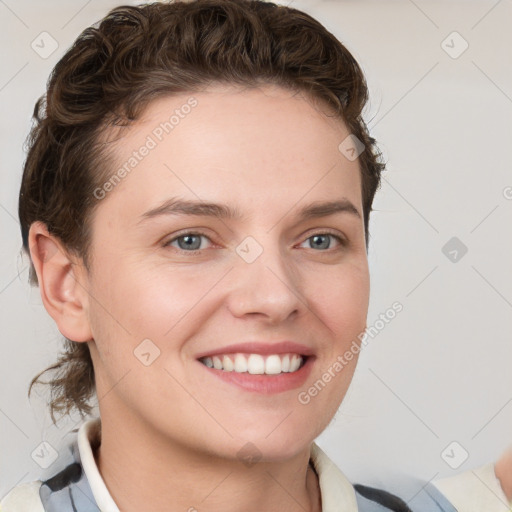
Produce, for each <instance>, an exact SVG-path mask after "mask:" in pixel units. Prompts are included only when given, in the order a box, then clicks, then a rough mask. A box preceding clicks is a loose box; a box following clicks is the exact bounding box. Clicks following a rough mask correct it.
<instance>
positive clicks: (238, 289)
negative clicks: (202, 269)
mask: <svg viewBox="0 0 512 512" xmlns="http://www.w3.org/2000/svg"><path fill="white" fill-rule="evenodd" d="M251 249H254V248H251ZM261 249H262V252H261V254H260V255H259V256H258V257H257V258H256V259H255V260H254V261H252V262H249V261H251V260H250V259H248V260H246V259H244V257H243V252H240V253H239V254H238V255H236V258H237V260H236V265H235V267H236V268H235V269H234V271H233V272H231V279H232V283H233V284H232V287H231V293H229V296H228V299H227V302H228V308H229V310H230V311H231V313H232V314H233V315H234V316H235V317H238V318H242V317H245V316H260V317H262V318H264V319H265V320H266V321H267V322H268V323H271V324H279V323H281V322H284V321H285V320H287V319H288V318H291V317H293V316H296V315H298V314H300V312H301V311H302V310H303V309H305V308H306V307H307V306H306V304H305V299H304V297H303V293H302V290H301V289H300V284H301V279H300V275H299V273H298V272H297V270H296V269H294V268H293V265H292V264H291V262H290V261H289V260H287V259H286V255H283V254H282V251H281V249H280V248H279V247H278V244H272V246H270V244H266V245H265V246H261ZM240 254H241V255H242V256H240Z"/></svg>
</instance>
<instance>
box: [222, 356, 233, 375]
mask: <svg viewBox="0 0 512 512" xmlns="http://www.w3.org/2000/svg"><path fill="white" fill-rule="evenodd" d="M222 366H223V367H224V368H223V370H224V371H225V372H232V371H233V370H234V369H235V368H234V366H233V361H231V359H229V357H228V356H224V359H223V360H222Z"/></svg>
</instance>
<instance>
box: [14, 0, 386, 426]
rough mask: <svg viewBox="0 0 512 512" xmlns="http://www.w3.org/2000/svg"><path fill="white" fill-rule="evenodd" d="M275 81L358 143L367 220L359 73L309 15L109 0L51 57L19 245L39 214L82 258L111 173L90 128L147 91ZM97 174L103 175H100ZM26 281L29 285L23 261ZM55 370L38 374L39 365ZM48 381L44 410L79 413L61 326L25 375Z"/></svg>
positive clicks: (86, 388) (219, 0) (80, 398)
mask: <svg viewBox="0 0 512 512" xmlns="http://www.w3.org/2000/svg"><path fill="white" fill-rule="evenodd" d="M214 82H222V83H229V84H240V85H244V86H249V87H253V86H257V85H259V84H262V83H269V84H275V85H279V86H283V87H285V88H288V89H291V90H294V91H302V92H305V93H307V94H308V95H309V97H311V98H313V99H317V100H321V101H322V102H323V103H324V104H327V105H329V106H330V107H331V109H332V111H334V115H336V116H339V118H340V119H343V121H344V122H345V123H346V125H347V127H348V129H349V131H350V133H351V134H353V135H355V136H356V137H357V138H358V139H359V140H360V141H361V142H362V143H363V144H364V146H365V149H364V151H363V152H362V153H361V154H360V156H359V165H360V172H361V178H362V202H363V212H364V222H365V235H366V244H367V247H368V221H369V214H370V210H371V206H372V202H373V198H374V195H375V192H376V190H377V189H378V187H379V185H380V174H381V171H383V170H384V164H383V163H382V162H381V156H380V153H379V151H378V149H377V146H376V144H375V140H374V139H373V138H372V137H370V135H369V133H368V130H367V127H366V124H365V122H364V121H363V118H362V110H363V107H364V106H365V104H366V102H367V99H368V89H367V85H366V82H365V78H364V75H363V73H362V71H361V69H360V67H359V65H358V64H357V62H356V60H355V59H354V58H353V56H352V55H351V54H350V52H349V51H348V50H347V49H346V48H345V47H344V46H343V45H342V44H341V43H340V42H339V41H338V40H337V39H336V38H335V37H334V36H333V35H332V34H331V33H330V32H328V31H327V30H326V29H325V28H324V27H323V26H322V25H321V24H320V23H319V22H318V21H316V20H315V19H314V18H312V17H311V16H309V15H308V14H305V13H303V12H301V11H299V10H296V9H293V8H289V7H284V6H279V5H276V4H274V3H271V2H265V1H262V0H230V1H226V0H192V1H186V2H185V1H181V2H174V3H153V4H148V5H143V6H139V7H132V6H120V7H117V8H115V9H113V10H112V11H110V13H109V14H108V15H107V16H106V17H105V18H104V19H103V20H101V22H99V24H96V25H94V26H92V27H89V28H87V29H85V30H84V31H83V32H82V33H81V34H80V36H79V37H78V38H77V40H76V41H75V42H74V44H73V46H72V47H71V48H70V49H69V50H68V51H67V52H66V54H65V55H64V56H63V57H62V58H61V60H60V61H59V62H58V63H57V65H56V66H55V68H54V69H53V71H52V73H51V75H50V78H49V80H48V84H47V91H46V94H45V95H43V96H42V97H41V98H40V99H39V100H38V102H37V103H36V106H35V109H34V120H35V124H34V126H33V128H32V130H31V132H30V135H29V138H28V143H27V146H28V154H27V159H26V162H25V165H24V171H23V178H22V183H21V189H20V196H19V217H20V223H21V233H22V238H23V248H24V249H25V250H26V251H27V252H28V251H29V248H28V232H29V228H30V225H31V224H32V223H33V222H34V221H37V220H39V221H42V222H44V223H45V224H46V226H47V227H48V230H49V232H50V233H51V234H52V235H54V236H56V237H58V239H60V241H61V242H62V243H63V245H64V246H65V247H66V249H67V250H69V251H70V253H72V254H75V255H77V256H79V257H80V258H82V260H83V262H84V265H85V267H86V268H89V263H88V252H89V251H88V250H89V244H90V227H89V222H88V221H89V219H90V217H91V213H92V211H93V210H94V208H95V207H97V205H98V203H99V201H97V200H95V196H94V194H93V193H94V190H95V189H97V187H98V186H99V185H100V184H101V183H104V182H105V181H106V180H105V177H108V176H109V175H110V174H111V167H109V164H110V163H111V160H109V154H108V153H107V152H106V149H105V145H104V144H103V145H102V144H101V135H102V134H104V133H105V132H106V130H107V129H108V128H109V127H114V126H128V125H129V124H130V123H131V122H133V121H135V120H137V119H138V118H139V117H140V115H141V113H142V112H143V110H144V108H145V107H146V106H147V105H148V104H149V102H151V101H152V100H154V99H156V98H159V97H162V96H165V95H171V94H173V93H178V92H189V91H190V92H192V91H198V90H200V89H202V88H205V87H206V86H208V84H210V83H214ZM107 179H108V178H107ZM30 283H31V284H34V285H37V276H36V274H35V272H34V267H33V265H32V264H31V269H30ZM50 370H52V371H55V372H56V374H55V375H54V376H53V377H52V378H51V380H50V381H49V382H43V381H41V380H40V377H41V375H43V374H44V373H46V372H47V371H50ZM36 383H42V384H49V385H50V389H51V399H50V403H49V407H50V412H51V416H52V419H53V421H54V422H55V417H54V412H59V413H62V414H69V413H70V412H71V411H72V410H73V409H76V410H78V411H79V412H80V414H81V415H82V416H83V415H87V414H90V412H91V410H92V407H91V406H90V405H89V400H90V399H91V398H92V397H93V395H94V394H95V382H94V369H93V366H92V361H91V357H90V353H89V347H88V345H87V344H86V343H76V342H74V341H72V340H69V339H67V338H65V342H64V351H63V352H62V353H61V355H60V357H59V359H58V361H57V362H56V363H55V364H54V365H52V366H51V367H49V368H47V369H46V370H44V371H43V372H41V373H39V374H38V375H37V376H36V377H34V378H33V379H32V381H31V383H30V387H29V395H30V393H31V390H32V386H33V385H34V384H36Z"/></svg>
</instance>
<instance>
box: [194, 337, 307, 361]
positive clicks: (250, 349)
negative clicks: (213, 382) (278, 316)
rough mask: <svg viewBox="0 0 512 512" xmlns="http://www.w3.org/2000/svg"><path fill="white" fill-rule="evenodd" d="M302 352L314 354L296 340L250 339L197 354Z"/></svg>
mask: <svg viewBox="0 0 512 512" xmlns="http://www.w3.org/2000/svg"><path fill="white" fill-rule="evenodd" d="M235 353H241V354H261V355H270V354H300V355H303V356H312V355H313V354H314V351H313V349H311V348H310V347H308V346H307V345H303V344H302V343H296V342H295V341H279V342H273V343H268V342H262V341H249V342H246V343H236V344H233V345H226V346H225V347H219V348H215V349H211V350H208V351H204V352H202V353H200V354H198V355H197V356H196V358H197V359H201V358H203V357H208V356H210V357H211V356H216V355H222V354H235Z"/></svg>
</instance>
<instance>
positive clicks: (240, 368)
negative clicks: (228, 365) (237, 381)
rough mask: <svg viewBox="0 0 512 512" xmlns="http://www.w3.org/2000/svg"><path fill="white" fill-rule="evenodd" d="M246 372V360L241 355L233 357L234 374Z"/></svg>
mask: <svg viewBox="0 0 512 512" xmlns="http://www.w3.org/2000/svg"><path fill="white" fill-rule="evenodd" d="M246 371H247V359H245V357H244V356H243V355H242V354H237V355H236V356H235V372H238V373H245V372H246Z"/></svg>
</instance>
